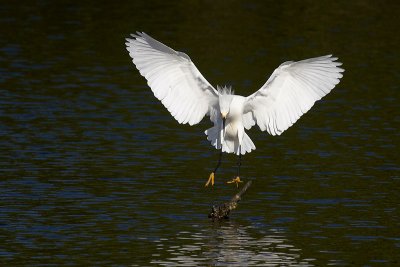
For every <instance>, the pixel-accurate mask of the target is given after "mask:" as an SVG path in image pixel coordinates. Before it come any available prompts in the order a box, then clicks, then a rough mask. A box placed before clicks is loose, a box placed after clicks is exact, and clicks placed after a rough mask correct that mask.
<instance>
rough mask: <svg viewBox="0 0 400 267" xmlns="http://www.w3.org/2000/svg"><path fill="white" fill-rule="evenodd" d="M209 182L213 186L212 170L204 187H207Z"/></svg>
mask: <svg viewBox="0 0 400 267" xmlns="http://www.w3.org/2000/svg"><path fill="white" fill-rule="evenodd" d="M210 183H211V186H214V172H212V173H211V174H210V177H209V178H208V181H207V183H206V185H205V187H207V186H208V185H209V184H210Z"/></svg>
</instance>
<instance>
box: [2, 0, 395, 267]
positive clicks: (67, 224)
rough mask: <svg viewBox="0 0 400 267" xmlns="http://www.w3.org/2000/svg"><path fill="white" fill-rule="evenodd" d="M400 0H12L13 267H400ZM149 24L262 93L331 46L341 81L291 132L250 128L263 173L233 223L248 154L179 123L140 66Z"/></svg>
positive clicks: (9, 205) (8, 204)
mask: <svg viewBox="0 0 400 267" xmlns="http://www.w3.org/2000/svg"><path fill="white" fill-rule="evenodd" d="M399 14H400V5H399V4H398V3H397V2H395V1H386V2H382V3H381V2H379V1H351V2H349V1H335V2H333V1H330V2H328V1H320V2H316V1H299V2H294V1H283V2H279V3H278V2H266V1H165V2H162V1H134V2H133V1H131V2H125V3H122V2H118V1H114V2H111V1H109V2H106V1H96V2H93V3H91V2H89V1H80V4H70V3H68V1H57V2H56V1H36V2H35V1H31V2H27V3H22V2H21V3H20V2H17V1H2V2H1V3H0V122H1V123H0V147H1V152H0V174H1V176H0V226H1V228H0V265H2V266H35V265H40V266H60V265H72V266H77V265H79V266H154V265H161V266H162V265H165V266H254V265H257V264H258V265H260V266H327V265H342V266H349V265H355V266H376V265H385V266H396V265H399V264H400V231H399V227H400V218H399V214H400V212H399V209H400V205H399V203H400V197H399V193H398V192H399V187H400V161H399V158H400V157H399V152H398V151H399V142H400V134H399V123H400V112H399V105H398V101H399V99H400V91H399V83H400V75H399V71H398V70H399V67H398V66H399V65H400V58H399V47H400V41H399V38H400V37H399V34H398V32H399V31H398V25H399V23H400V21H399ZM135 31H145V32H147V33H149V34H151V35H152V36H154V37H155V38H157V39H159V40H161V41H163V42H164V43H166V44H168V45H169V46H171V47H173V48H175V49H177V50H180V51H183V52H185V53H187V54H188V55H190V57H191V58H192V60H193V61H194V62H195V64H196V66H197V67H198V68H199V70H200V71H201V72H202V74H203V75H204V76H205V77H206V78H207V79H208V80H209V81H210V82H211V83H212V84H213V85H217V84H218V85H224V84H229V85H232V86H233V88H234V89H235V91H236V93H237V94H242V95H248V94H250V93H252V92H253V91H255V90H257V89H258V88H259V87H260V86H261V85H262V84H263V83H264V82H265V81H266V80H267V78H268V77H269V75H270V74H271V73H272V71H273V70H274V69H275V68H276V67H277V66H278V65H279V64H281V63H282V62H284V61H287V60H300V59H305V58H310V57H315V56H320V55H325V54H329V53H333V54H334V55H336V56H338V57H339V58H340V61H341V62H343V67H344V68H345V69H346V72H345V73H344V77H343V79H342V81H341V82H340V84H339V85H338V86H337V87H336V88H335V89H334V90H333V91H332V92H331V93H330V94H329V95H328V96H327V97H325V98H324V99H323V100H322V101H319V102H317V104H316V105H315V106H314V107H313V108H312V109H311V111H310V112H309V113H307V114H306V115H304V116H303V117H302V118H301V119H300V120H299V121H298V122H297V123H296V124H295V125H294V126H292V127H291V128H289V129H288V130H287V131H286V132H285V133H284V134H283V135H281V136H279V137H272V136H269V135H268V134H267V133H266V132H260V131H259V129H258V128H257V127H254V128H253V129H251V130H250V131H249V132H248V134H249V136H250V137H251V138H252V140H253V141H254V143H255V145H256V146H257V150H255V151H254V152H252V153H251V154H249V155H246V156H244V157H243V165H242V171H241V173H242V179H244V180H252V181H253V185H252V186H251V187H250V189H249V190H248V192H247V193H246V195H244V197H243V201H242V202H241V203H240V205H239V207H238V209H237V210H235V211H234V212H233V213H232V215H231V218H230V220H229V221H226V222H222V223H212V222H210V221H209V220H208V218H207V214H208V212H209V210H210V208H211V206H212V204H215V203H220V202H223V201H225V200H227V199H228V198H229V197H230V196H232V195H233V194H234V193H235V192H236V189H235V188H234V187H231V186H227V185H225V181H226V180H228V179H231V178H232V176H233V175H234V174H235V172H236V168H235V164H236V158H235V157H234V156H233V155H226V156H225V157H224V160H223V163H222V166H221V169H220V172H219V173H218V174H217V176H216V185H215V186H214V189H211V188H204V187H203V186H204V183H205V182H206V180H207V178H208V175H209V173H210V171H211V170H212V169H213V167H214V166H215V164H216V161H217V158H218V152H217V151H216V150H215V149H214V148H213V147H211V146H210V144H209V143H208V141H207V140H206V138H205V135H204V134H203V131H204V130H205V129H207V128H209V127H210V125H211V123H210V122H209V121H208V119H204V120H203V121H202V122H201V123H200V124H199V125H196V126H194V127H190V126H187V125H179V124H178V123H177V122H176V121H175V120H174V119H173V118H172V116H171V115H170V114H169V113H168V111H167V110H166V109H165V108H164V107H163V106H162V105H161V104H160V103H159V101H158V100H156V99H155V97H154V96H153V94H152V93H151V91H150V89H149V88H148V87H147V85H146V82H145V80H144V78H143V77H141V76H140V75H139V74H138V71H137V70H136V69H135V68H134V66H133V64H132V63H131V59H130V58H129V56H128V53H127V52H126V50H125V45H124V38H125V37H128V36H129V33H132V32H135Z"/></svg>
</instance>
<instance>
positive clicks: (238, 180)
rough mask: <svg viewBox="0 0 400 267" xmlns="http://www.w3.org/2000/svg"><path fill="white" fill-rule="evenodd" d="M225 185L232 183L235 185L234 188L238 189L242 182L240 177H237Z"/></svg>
mask: <svg viewBox="0 0 400 267" xmlns="http://www.w3.org/2000/svg"><path fill="white" fill-rule="evenodd" d="M226 183H227V184H233V183H235V184H236V187H237V188H239V183H243V181H242V180H240V177H239V176H236V178H234V179H232V180H230V181H228V182H226Z"/></svg>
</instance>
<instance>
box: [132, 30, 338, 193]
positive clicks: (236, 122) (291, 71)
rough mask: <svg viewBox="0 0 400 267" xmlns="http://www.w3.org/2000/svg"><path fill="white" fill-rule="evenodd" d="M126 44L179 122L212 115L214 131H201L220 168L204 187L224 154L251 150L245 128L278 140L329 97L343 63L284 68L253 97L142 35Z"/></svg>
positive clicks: (320, 60) (326, 59) (315, 61)
mask: <svg viewBox="0 0 400 267" xmlns="http://www.w3.org/2000/svg"><path fill="white" fill-rule="evenodd" d="M132 37H133V39H130V38H128V39H126V40H127V42H126V45H127V50H128V51H129V55H130V56H131V57H132V59H133V63H134V64H135V65H136V67H137V69H138V70H139V71H140V74H141V75H143V76H144V77H145V78H146V79H147V81H148V84H149V86H150V88H151V90H152V91H153V93H154V95H155V96H156V97H157V98H158V99H159V100H161V102H162V103H163V104H164V106H165V107H166V108H167V109H168V110H169V112H171V114H172V116H174V118H175V119H176V120H177V121H178V122H179V123H189V124H190V125H193V124H197V123H199V122H200V121H201V120H202V119H203V117H204V116H205V115H208V116H210V119H211V121H212V122H213V123H214V127H212V128H210V129H208V130H206V131H205V133H206V135H207V139H208V140H209V141H210V142H211V144H212V145H213V146H214V147H215V148H216V149H220V150H221V152H220V156H219V160H218V164H217V166H216V168H215V169H214V171H213V172H212V173H211V174H210V177H209V179H208V181H207V183H206V186H208V185H209V184H210V183H211V185H213V184H214V174H215V172H216V171H217V169H218V167H219V165H220V163H221V157H222V152H226V153H235V154H236V155H238V156H239V161H238V171H237V176H236V178H235V179H233V180H232V181H230V182H235V183H236V185H237V184H238V183H239V182H241V181H240V178H239V176H240V173H239V172H240V161H241V155H242V154H245V153H246V152H247V153H248V152H250V151H252V150H254V149H255V146H254V144H253V142H252V141H251V139H250V138H249V136H248V135H247V134H246V133H245V131H244V129H247V130H248V129H250V128H251V127H252V126H254V125H255V124H257V125H258V126H259V127H260V129H261V130H262V131H265V130H267V131H268V133H269V134H271V135H280V134H281V133H283V132H284V131H285V130H286V129H287V128H289V127H290V126H292V125H293V123H295V122H296V121H297V120H298V119H299V118H300V117H301V115H303V114H304V113H306V112H307V111H308V110H309V109H310V108H311V107H312V106H313V105H314V103H315V101H317V100H319V99H321V98H322V97H323V96H325V95H326V94H328V93H329V92H330V91H331V90H332V89H333V88H334V87H335V85H336V84H338V83H339V79H340V78H341V77H342V73H341V72H343V71H344V70H343V69H342V68H339V66H340V65H341V63H339V62H337V61H335V60H337V58H335V57H332V55H327V56H322V57H316V58H311V59H306V60H301V61H297V62H293V61H288V62H285V63H282V64H281V65H280V66H279V67H278V68H277V69H276V70H275V71H274V72H273V73H272V75H271V77H270V78H269V79H268V81H267V82H266V83H265V84H264V85H263V86H262V87H261V88H260V89H259V90H258V91H257V92H255V93H254V94H252V95H250V96H248V97H243V96H239V95H234V93H233V91H232V90H231V89H230V88H227V87H223V88H220V87H217V90H216V89H215V88H214V87H213V86H212V85H211V84H210V83H209V82H208V81H207V80H206V79H205V78H204V77H203V75H201V73H200V72H199V70H198V69H197V68H196V66H195V65H194V64H193V62H192V61H191V60H190V58H189V56H188V55H186V54H184V53H181V52H177V51H175V50H173V49H171V48H169V47H168V46H166V45H164V44H162V43H160V42H159V41H157V40H155V39H153V38H152V37H150V36H149V35H147V34H145V33H140V32H138V33H137V35H135V34H132Z"/></svg>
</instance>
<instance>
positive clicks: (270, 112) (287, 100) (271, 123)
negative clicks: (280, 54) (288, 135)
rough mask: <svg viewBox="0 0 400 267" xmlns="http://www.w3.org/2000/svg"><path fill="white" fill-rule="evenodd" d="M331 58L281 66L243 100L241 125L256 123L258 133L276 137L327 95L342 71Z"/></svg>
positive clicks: (247, 126)
mask: <svg viewBox="0 0 400 267" xmlns="http://www.w3.org/2000/svg"><path fill="white" fill-rule="evenodd" d="M336 60H337V58H335V57H332V55H327V56H322V57H316V58H310V59H306V60H302V61H298V62H293V61H289V62H285V63H283V64H281V65H280V66H279V67H278V68H277V69H276V70H275V71H274V72H273V73H272V75H271V77H270V78H269V79H268V81H267V82H266V83H265V84H264V85H263V86H262V87H261V89H260V90H258V91H257V92H255V93H254V94H252V95H250V96H248V97H247V99H246V102H245V105H244V115H243V121H244V126H245V127H246V129H250V128H251V127H252V126H253V125H255V124H256V123H257V124H258V126H259V127H260V129H261V130H262V131H265V130H267V131H268V133H270V134H271V135H280V134H281V133H282V132H284V131H285V130H286V129H287V128H289V127H290V126H292V125H293V123H295V122H296V121H297V120H298V119H299V118H300V117H301V115H303V114H304V113H306V112H307V111H308V110H310V108H311V107H312V106H313V105H314V103H315V101H317V100H320V99H321V98H322V97H324V96H325V95H326V94H328V93H329V92H330V91H331V90H332V89H333V88H334V87H335V85H336V84H338V83H339V79H340V78H342V76H343V75H342V72H343V71H344V69H342V68H339V66H340V65H342V63H340V62H337V61H336Z"/></svg>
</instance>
